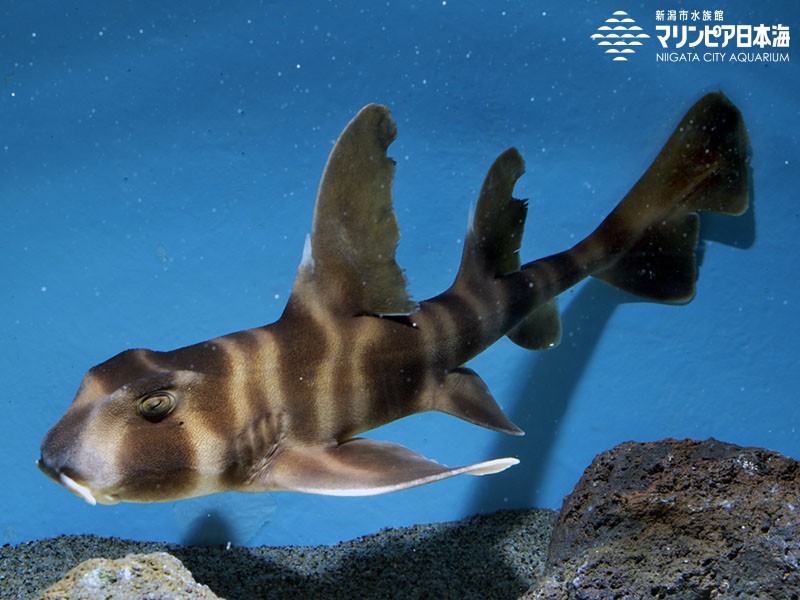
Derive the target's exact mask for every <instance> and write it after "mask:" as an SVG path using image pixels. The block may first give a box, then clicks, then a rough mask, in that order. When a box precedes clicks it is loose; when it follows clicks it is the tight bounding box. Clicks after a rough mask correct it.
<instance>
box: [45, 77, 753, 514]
mask: <svg viewBox="0 0 800 600" xmlns="http://www.w3.org/2000/svg"><path fill="white" fill-rule="evenodd" d="M396 134H397V128H396V124H395V122H394V120H393V119H392V117H391V114H390V112H389V110H388V109H387V108H386V107H384V106H381V105H378V104H370V105H367V106H365V107H364V108H363V109H361V110H360V111H359V112H358V113H357V114H356V116H355V117H354V118H353V119H352V120H351V121H350V122H349V124H348V125H347V126H346V127H345V129H344V130H343V132H342V133H341V135H340V136H339V138H338V140H337V141H336V142H335V144H334V146H333V149H332V151H331V153H330V156H329V158H328V161H327V164H326V165H325V168H324V171H323V175H322V179H321V182H320V185H319V191H318V195H317V200H316V205H315V209H314V217H313V223H312V227H311V233H310V235H308V236H307V238H306V240H305V245H304V249H303V254H302V260H301V262H300V265H299V268H298V270H297V275H296V279H295V281H294V284H293V287H292V291H291V295H290V297H289V299H288V302H287V305H286V307H285V309H284V311H283V313H282V315H281V317H280V318H279V319H278V320H277V321H276V322H274V323H272V324H269V325H266V326H260V327H256V328H253V329H248V330H245V331H239V332H235V333H231V334H229V335H224V336H222V337H217V338H215V339H211V340H208V341H204V342H200V343H197V344H194V345H191V346H188V347H184V348H179V349H176V350H171V351H153V350H146V349H128V350H125V351H123V352H121V353H119V354H117V355H116V356H113V357H112V358H110V359H108V360H107V361H105V362H103V363H101V364H98V365H97V366H94V367H92V368H91V369H90V370H89V371H88V372H87V373H86V375H85V377H84V378H83V381H82V382H81V384H80V387H79V389H78V391H77V394H76V395H75V398H74V400H73V401H72V403H71V405H69V407H68V408H67V410H66V412H65V413H64V415H63V416H62V417H61V419H60V420H59V421H58V422H57V423H56V424H55V425H54V426H53V427H52V429H50V430H49V431H48V432H47V433H46V435H45V437H44V440H43V442H42V445H41V453H40V458H39V459H38V460H37V461H36V464H37V465H38V467H39V468H40V469H41V470H42V471H43V472H44V473H45V474H46V475H47V476H48V477H50V478H51V479H53V480H54V481H55V482H57V483H59V484H61V485H63V486H64V487H65V488H67V489H68V490H69V491H70V492H72V493H74V494H76V495H77V496H79V497H80V498H82V499H83V500H85V501H86V502H88V503H90V504H96V503H101V504H114V503H117V502H121V501H126V502H164V501H174V500H180V499H184V498H191V497H197V496H203V495H208V494H213V493H217V492H226V491H240V492H267V491H294V492H304V493H313V494H327V495H339V496H356V495H372V494H382V493H386V492H394V491H397V490H403V489H407V488H411V487H414V486H418V485H422V484H427V483H431V482H435V481H440V480H443V479H447V478H450V477H453V476H457V475H461V474H469V475H485V474H491V473H498V472H500V471H503V470H504V469H507V468H508V467H510V466H512V465H514V464H516V463H518V460H517V459H516V458H513V457H507V458H499V459H492V460H487V461H482V462H477V463H475V464H471V465H466V466H459V467H448V466H445V465H443V464H440V463H439V462H436V461H434V460H430V459H428V458H426V457H424V456H422V455H420V454H418V453H416V452H414V451H412V450H410V449H407V448H405V447H403V446H400V445H397V444H394V443H388V442H382V441H376V440H371V439H367V438H363V437H359V435H360V434H362V433H363V432H365V431H368V430H371V429H374V428H376V427H378V426H381V425H384V424H386V423H389V422H391V421H394V420H396V419H400V418H402V417H406V416H408V415H411V414H415V413H420V412H425V411H440V412H444V413H447V414H450V415H453V416H455V417H458V418H461V419H464V420H466V421H468V422H469V423H473V424H475V425H478V426H481V427H486V428H489V429H492V430H495V431H498V432H502V433H506V434H511V435H521V434H522V433H523V432H522V431H521V430H520V429H519V427H517V426H516V425H515V424H514V423H513V422H511V420H510V419H509V418H508V417H507V416H506V415H505V414H504V413H503V411H502V409H501V408H500V406H499V405H498V403H497V402H496V400H495V399H494V398H493V397H492V394H491V392H490V391H489V389H488V387H487V385H486V384H485V383H484V381H483V380H482V379H481V378H480V376H479V375H478V374H477V373H476V372H475V371H473V370H472V369H470V368H469V367H468V366H466V363H467V362H468V361H469V360H470V359H471V358H473V357H475V356H477V355H478V354H480V353H481V352H483V351H484V350H486V349H487V348H489V347H490V346H491V345H492V344H494V343H495V342H496V341H498V340H499V339H501V338H502V337H504V336H508V337H509V338H510V339H511V340H512V341H513V342H515V343H516V344H518V345H519V346H521V347H523V348H527V349H534V350H536V349H546V348H550V347H553V346H554V345H556V344H557V343H558V341H559V339H560V336H561V322H560V318H559V312H558V308H557V301H556V299H557V297H558V296H559V294H561V293H562V292H564V291H565V290H567V289H569V288H570V287H572V286H574V285H575V284H577V283H578V282H580V281H582V280H583V279H585V278H587V277H594V278H597V279H599V280H602V281H604V282H606V283H608V284H611V285H613V286H616V287H618V288H620V289H622V290H625V291H627V292H629V293H631V294H635V295H637V296H639V297H642V298H644V299H646V300H650V301H656V302H664V303H674V304H682V303H686V302H688V301H689V300H691V299H692V298H693V296H694V294H695V289H696V280H697V271H698V269H697V258H696V254H697V245H698V239H699V217H698V213H699V212H701V211H711V212H717V213H724V214H729V215H741V214H742V213H744V212H745V211H746V210H747V208H748V203H749V195H750V192H749V190H750V177H751V174H750V167H749V162H750V146H749V141H748V136H747V130H746V128H745V125H744V121H743V118H742V115H741V113H740V111H739V110H738V109H737V108H736V106H734V104H733V103H732V102H731V101H730V100H728V98H727V97H726V96H724V95H723V94H722V93H721V92H714V93H710V94H707V95H705V96H703V97H702V98H701V99H700V100H699V101H697V103H696V104H695V105H694V106H692V107H691V108H690V109H689V111H688V112H687V113H686V115H685V116H684V117H683V119H682V120H681V121H680V122H679V124H678V126H677V128H676V129H675V131H674V133H672V135H671V136H670V137H669V139H668V140H667V142H666V144H665V145H664V146H663V148H662V149H661V150H660V152H659V153H658V154H657V156H656V158H655V159H654V161H653V162H652V164H651V165H650V167H649V168H648V169H647V170H646V171H645V173H644V174H643V175H642V176H641V177H640V179H639V180H638V181H637V182H636V183H635V185H633V187H632V188H631V189H630V191H629V192H628V194H627V195H625V197H624V198H623V199H622V200H621V202H620V203H619V204H618V205H617V206H616V208H614V209H613V211H612V212H611V213H610V214H609V215H608V216H607V217H606V218H605V219H604V220H603V221H602V222H601V223H600V225H599V226H598V227H597V228H596V229H595V230H594V231H593V232H592V233H591V234H589V235H588V236H587V237H586V238H585V239H583V240H582V241H580V242H578V243H577V244H575V245H574V246H573V247H571V248H569V249H567V250H565V251H562V252H559V253H557V254H553V255H551V256H547V257H544V258H540V259H538V260H534V261H531V262H527V263H525V264H522V263H521V259H520V256H519V249H520V244H521V241H522V234H523V227H524V224H525V218H526V213H527V204H526V201H524V200H520V199H516V198H514V196H513V190H514V187H515V185H516V182H517V180H518V179H519V177H520V176H521V175H522V174H523V172H524V170H525V163H524V161H523V159H522V157H521V155H520V153H519V152H518V151H517V150H516V149H515V148H510V149H508V150H506V151H504V152H503V153H502V154H500V156H499V157H498V158H497V159H496V160H495V161H494V163H493V164H492V165H491V167H490V168H489V170H488V174H487V175H486V178H485V180H484V182H483V185H482V188H481V190H480V193H479V197H478V200H477V203H476V204H475V206H474V208H471V210H470V216H469V223H468V229H467V233H466V236H465V239H464V247H463V254H462V258H461V263H460V266H459V269H458V271H457V275H456V277H455V280H454V282H453V283H452V285H451V286H450V287H449V288H448V289H447V290H445V291H444V292H442V293H441V294H439V295H437V296H435V297H433V298H430V299H427V300H424V301H420V302H417V301H414V300H413V299H412V297H411V295H410V294H409V292H408V289H407V287H408V286H407V281H406V277H405V273H404V271H403V270H402V269H401V268H400V267H399V265H398V264H397V262H396V260H395V250H396V248H397V245H398V241H399V228H398V222H397V217H396V214H395V211H394V208H393V199H392V182H393V178H394V172H395V162H394V161H393V160H392V159H391V158H389V157H388V155H387V152H388V148H389V145H390V144H391V143H392V141H393V140H394V139H395V137H396Z"/></svg>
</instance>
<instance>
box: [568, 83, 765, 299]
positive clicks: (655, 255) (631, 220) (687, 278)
mask: <svg viewBox="0 0 800 600" xmlns="http://www.w3.org/2000/svg"><path fill="white" fill-rule="evenodd" d="M749 162H750V154H749V141H748V136H747V130H746V129H745V126H744V120H743V119H742V115H741V113H740V112H739V110H738V109H737V108H736V107H735V106H734V105H733V103H732V102H731V101H730V100H728V99H727V98H726V97H725V96H724V95H723V94H722V93H721V92H715V93H711V94H707V95H706V96H704V97H703V98H701V99H700V100H699V101H698V102H697V103H696V104H695V105H694V106H693V107H692V108H691V109H690V110H689V112H687V113H686V116H684V117H683V119H682V120H681V122H680V124H679V125H678V127H677V128H676V129H675V131H674V133H673V134H672V136H671V137H670V139H669V140H668V141H667V143H666V144H665V145H664V147H663V148H662V150H661V152H659V154H658V156H657V157H656V159H655V160H654V161H653V164H652V165H651V166H650V168H649V169H648V170H647V172H645V174H644V175H643V176H642V177H641V179H639V181H638V182H637V183H636V185H635V186H634V187H633V188H632V189H631V191H630V192H628V194H627V195H626V196H625V198H624V199H623V200H622V202H620V204H619V205H618V206H617V208H615V209H614V211H613V212H612V213H611V214H610V215H609V216H608V218H606V220H605V221H603V223H602V224H601V225H600V227H598V229H597V230H596V231H595V233H594V234H592V236H590V237H589V238H588V239H587V240H585V242H582V243H585V244H586V246H585V247H588V248H591V247H596V246H595V244H598V243H599V244H600V246H601V247H605V248H607V249H610V250H611V252H612V254H616V256H617V258H616V259H612V260H610V261H609V264H608V266H606V267H604V268H602V269H601V270H600V271H599V272H597V273H595V274H594V276H595V277H597V278H598V279H601V280H603V281H605V282H607V283H610V284H612V285H614V286H616V287H618V288H621V289H623V290H625V291H627V292H631V293H633V294H636V295H638V296H642V297H645V298H648V299H651V300H657V301H661V302H678V303H680V302H688V301H689V300H691V299H692V297H693V296H694V293H695V281H696V279H697V260H696V250H697V243H698V240H699V217H698V215H697V212H699V211H711V212H719V213H725V214H729V215H740V214H742V213H743V212H745V211H746V210H747V207H748V201H749V189H750V173H749Z"/></svg>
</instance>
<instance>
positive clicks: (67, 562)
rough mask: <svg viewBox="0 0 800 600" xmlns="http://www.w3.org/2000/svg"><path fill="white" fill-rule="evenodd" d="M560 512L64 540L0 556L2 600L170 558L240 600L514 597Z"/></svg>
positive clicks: (531, 573) (9, 548) (538, 564)
mask: <svg viewBox="0 0 800 600" xmlns="http://www.w3.org/2000/svg"><path fill="white" fill-rule="evenodd" d="M556 516H557V513H556V512H555V511H550V510H540V509H534V510H515V511H510V510H506V511H500V512H496V513H492V514H489V515H478V516H474V517H469V518H467V519H464V520H461V521H457V522H452V523H434V524H431V525H417V526H414V527H407V528H398V529H386V530H383V531H381V532H379V533H376V534H373V535H368V536H365V537H361V538H358V539H355V540H351V541H347V542H342V543H340V544H336V545H334V546H278V547H273V546H261V547H256V548H239V547H233V548H230V549H226V548H225V547H216V546H215V547H198V546H181V545H178V544H164V543H158V542H136V541H130V540H120V539H116V538H101V537H97V536H61V537H57V538H50V539H45V540H39V541H35V542H26V543H23V544H16V545H5V546H3V547H2V548H0V594H1V595H2V598H4V599H5V598H9V599H11V598H13V599H19V600H27V599H29V598H35V597H36V595H37V594H38V593H40V592H42V591H43V590H44V589H45V588H46V587H47V586H49V585H51V584H53V583H55V582H56V581H58V580H59V579H60V578H61V577H62V576H63V575H64V573H66V572H67V571H68V570H69V569H71V568H72V567H74V566H76V565H78V564H79V563H81V562H83V561H84V560H87V559H89V558H97V557H106V558H119V557H122V556H125V555H126V554H131V553H149V552H159V551H164V552H169V553H170V554H172V555H173V556H175V557H177V558H179V559H180V560H181V561H183V564H184V565H185V566H186V567H187V568H188V569H189V570H190V571H191V572H192V574H193V575H194V578H195V579H196V580H197V581H199V582H200V583H204V584H206V585H207V586H209V587H210V588H211V589H212V590H213V591H214V593H216V594H217V595H219V596H221V597H223V598H227V599H228V600H236V599H239V598H242V599H244V598H247V599H253V598H292V600H298V599H302V598H376V599H377V598H392V599H403V598H459V599H470V598H476V599H477V598H480V599H484V598H492V599H498V600H500V599H504V598H519V596H521V595H522V594H524V593H525V591H527V589H528V588H529V587H531V585H533V583H534V582H535V580H536V578H537V577H538V576H539V575H540V574H541V570H542V568H543V565H544V561H545V559H546V555H547V548H548V545H549V543H550V537H551V535H552V531H553V525H554V524H555V520H556Z"/></svg>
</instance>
